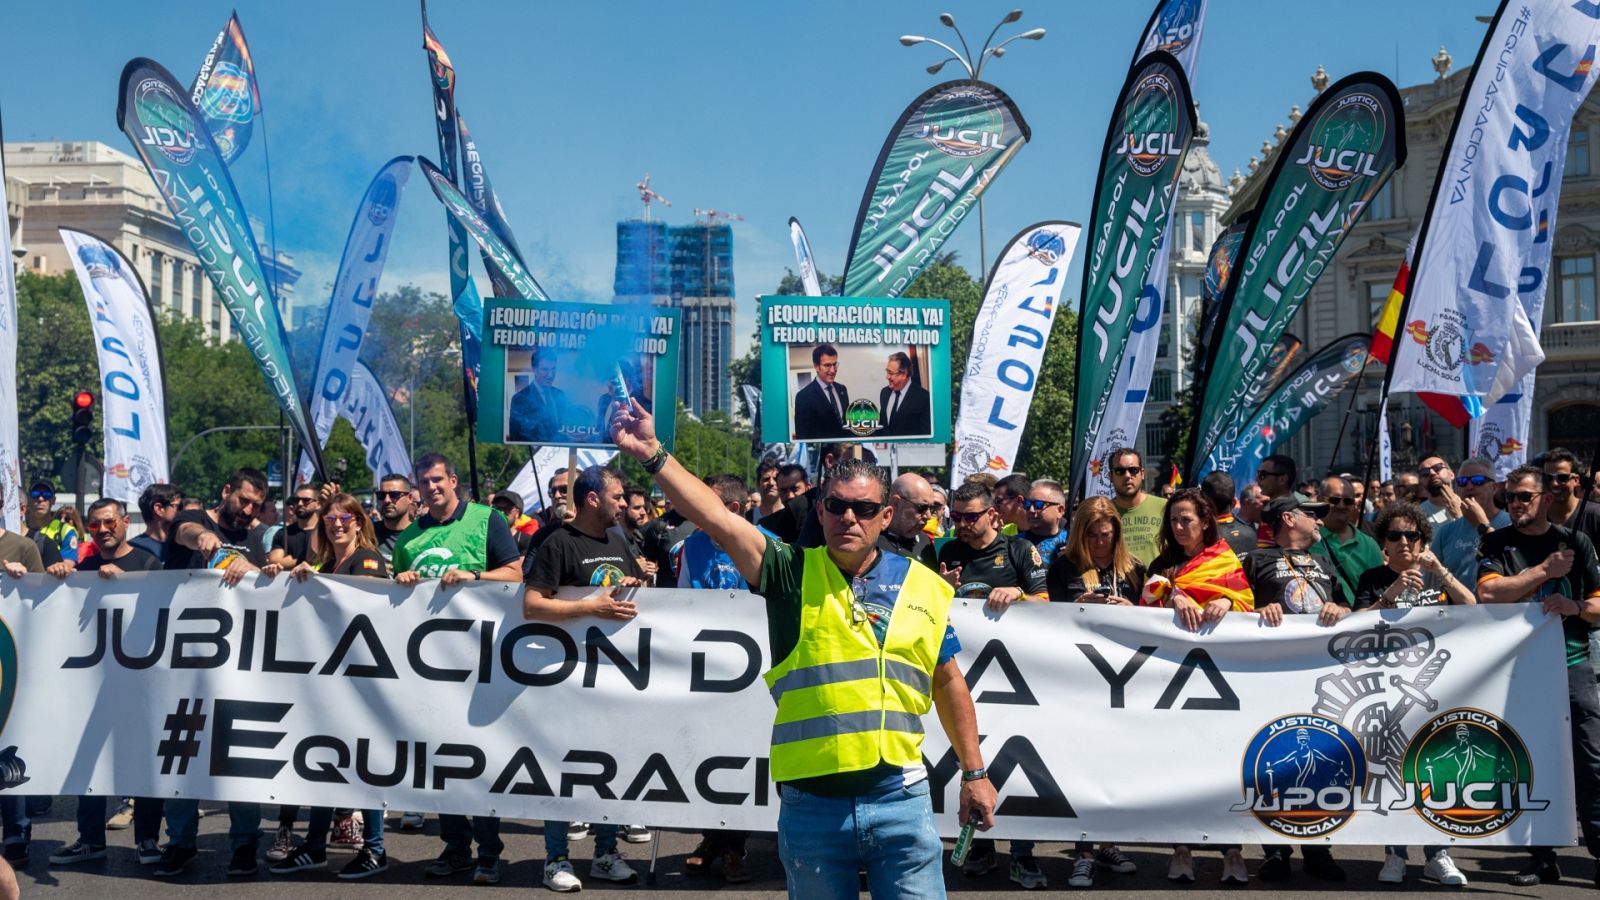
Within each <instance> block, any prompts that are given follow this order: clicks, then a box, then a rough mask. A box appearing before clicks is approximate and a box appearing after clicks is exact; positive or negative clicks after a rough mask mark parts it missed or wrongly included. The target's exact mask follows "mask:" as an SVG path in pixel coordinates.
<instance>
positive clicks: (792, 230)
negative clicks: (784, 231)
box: [789, 216, 822, 297]
mask: <svg viewBox="0 0 1600 900" xmlns="http://www.w3.org/2000/svg"><path fill="white" fill-rule="evenodd" d="M789 240H790V241H791V242H792V243H793V244H794V259H795V263H796V264H798V265H799V266H800V283H801V284H802V285H804V286H805V289H806V294H807V295H809V296H812V297H820V296H822V283H821V282H820V281H818V280H817V261H816V258H815V257H813V256H812V255H811V242H810V241H808V240H806V231H805V229H804V228H801V227H800V220H799V219H796V218H795V217H794V216H790V217H789Z"/></svg>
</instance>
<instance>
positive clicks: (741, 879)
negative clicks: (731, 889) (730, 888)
mask: <svg viewBox="0 0 1600 900" xmlns="http://www.w3.org/2000/svg"><path fill="white" fill-rule="evenodd" d="M722 880H723V881H724V882H726V883H728V884H744V883H745V882H747V881H749V880H750V870H749V869H747V868H745V865H744V854H743V853H739V852H738V851H735V850H724V851H722Z"/></svg>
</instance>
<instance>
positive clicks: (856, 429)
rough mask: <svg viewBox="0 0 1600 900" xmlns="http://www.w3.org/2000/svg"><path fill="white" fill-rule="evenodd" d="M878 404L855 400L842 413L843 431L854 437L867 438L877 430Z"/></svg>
mask: <svg viewBox="0 0 1600 900" xmlns="http://www.w3.org/2000/svg"><path fill="white" fill-rule="evenodd" d="M878 422H879V420H878V404H876V403H873V402H872V401H871V400H865V399H860V398H858V399H855V400H851V401H850V405H849V406H848V407H847V408H846V409H845V411H844V429H845V430H846V431H848V432H850V433H851V434H853V435H855V436H856V437H868V436H870V435H872V434H873V433H874V432H876V431H877V430H878Z"/></svg>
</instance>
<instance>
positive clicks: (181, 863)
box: [150, 844, 195, 878]
mask: <svg viewBox="0 0 1600 900" xmlns="http://www.w3.org/2000/svg"><path fill="white" fill-rule="evenodd" d="M194 857H195V849H194V848H193V847H174V846H173V845H171V844H168V845H167V849H165V850H163V851H161V861H160V862H158V863H156V867H155V868H154V869H151V870H150V874H152V875H154V876H156V877H157V878H171V877H172V876H174V875H182V874H183V870H184V869H187V868H189V863H191V862H194Z"/></svg>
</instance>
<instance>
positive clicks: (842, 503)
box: [822, 497, 883, 519]
mask: <svg viewBox="0 0 1600 900" xmlns="http://www.w3.org/2000/svg"><path fill="white" fill-rule="evenodd" d="M822 508H823V509H825V510H827V511H828V512H829V513H830V514H832V515H835V516H842V515H844V513H845V510H849V511H851V512H853V513H855V514H856V518H857V519H870V518H872V517H873V516H875V515H877V514H878V513H880V512H882V511H883V504H882V503H878V502H876V501H873V500H845V499H843V498H841V497H826V498H824V499H823V501H822Z"/></svg>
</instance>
